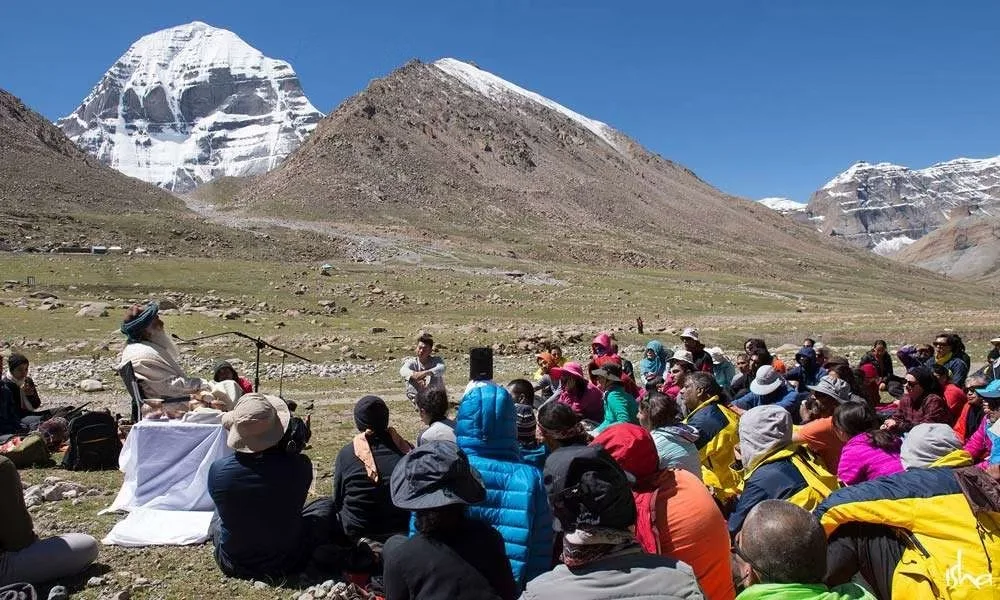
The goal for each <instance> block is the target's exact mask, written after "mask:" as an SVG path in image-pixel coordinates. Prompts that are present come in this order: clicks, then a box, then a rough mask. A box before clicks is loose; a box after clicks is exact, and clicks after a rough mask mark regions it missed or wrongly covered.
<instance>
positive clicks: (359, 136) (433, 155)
mask: <svg viewBox="0 0 1000 600" xmlns="http://www.w3.org/2000/svg"><path fill="white" fill-rule="evenodd" d="M554 106H555V107H556V108H554ZM235 206H236V207H238V209H240V210H242V211H245V212H247V213H251V214H269V215H281V216H285V217H294V218H299V219H312V220H316V221H324V222H328V223H334V224H341V225H343V226H345V227H353V228H356V229H362V230H368V231H376V232H381V233H382V234H386V235H399V236H404V237H407V238H409V239H418V240H425V241H432V240H447V242H446V243H447V244H449V245H453V246H461V247H465V248H471V249H475V250H477V251H481V252H485V253H488V254H497V255H502V254H508V255H509V254H514V255H517V256H524V257H530V258H538V259H543V260H549V259H566V258H571V259H577V260H579V261H593V262H595V263H600V264H602V265H603V266H605V267H606V266H608V265H609V264H611V263H626V264H631V265H659V266H671V267H675V268H678V269H685V270H693V271H712V270H720V271H727V272H732V273H739V274H745V275H748V276H761V277H787V276H795V275H794V274H795V273H800V274H801V273H809V274H814V273H817V272H818V271H820V270H822V271H830V270H843V271H844V272H857V270H858V269H861V268H865V269H874V270H875V271H877V272H878V273H879V275H878V277H886V276H889V275H890V273H889V272H890V271H891V270H893V269H895V270H902V271H908V272H909V273H911V274H915V273H917V271H914V270H912V269H909V268H908V267H902V266H898V265H893V264H892V263H890V262H889V261H886V260H883V259H881V258H878V257H873V256H871V255H870V254H869V253H867V252H863V251H860V250H855V249H852V248H849V247H847V246H846V245H844V244H841V243H839V242H837V241H834V240H831V239H830V238H829V237H826V236H821V235H818V234H817V233H816V232H815V230H814V229H812V228H810V227H808V226H805V225H801V224H798V223H794V222H791V221H790V220H789V219H785V218H783V217H782V216H781V215H778V214H776V213H774V212H773V211H771V210H769V209H768V208H766V207H762V206H757V205H756V204H755V203H753V202H750V201H747V200H744V199H740V198H736V197H733V196H728V195H726V194H724V193H721V192H720V191H718V190H716V189H714V188H713V187H712V186H710V185H709V184H707V183H705V182H704V181H702V180H700V179H699V178H698V177H697V176H695V175H694V174H693V173H692V172H691V171H689V170H688V169H686V168H684V167H683V166H681V165H678V164H676V163H673V162H671V161H668V160H665V159H663V158H661V157H660V156H658V155H656V154H653V153H650V152H648V151H647V150H645V149H644V148H642V147H641V146H640V145H639V144H638V143H636V142H635V141H633V140H631V139H629V138H628V137H626V136H625V135H623V134H621V133H619V132H617V131H615V130H613V129H611V128H610V127H608V126H606V125H604V124H603V123H598V122H596V121H591V120H589V119H586V118H585V117H582V116H581V115H576V114H575V113H570V112H569V111H568V109H565V108H563V107H561V106H558V105H553V103H552V102H551V101H549V100H547V99H544V98H541V97H540V96H537V95H532V94H531V93H530V92H526V91H525V90H521V89H520V88H517V87H516V86H513V85H512V84H509V83H507V82H504V81H503V80H500V79H499V78H496V77H494V76H492V75H490V74H489V73H486V72H484V71H480V70H479V69H477V68H475V67H473V66H471V65H468V64H465V63H459V62H458V61H453V60H451V59H445V60H443V61H438V62H437V63H432V64H424V63H420V62H417V61H413V62H410V63H408V64H406V65H405V66H403V67H402V68H400V69H398V70H396V71H395V72H393V73H391V74H390V75H388V76H386V77H384V78H381V79H376V80H374V81H372V82H371V83H370V85H369V86H368V88H367V89H365V90H364V91H362V92H361V93H359V94H357V95H356V96H354V97H352V98H350V99H348V100H347V101H345V102H344V103H343V104H342V105H341V106H340V107H339V108H338V109H337V110H336V111H335V112H333V113H332V114H330V115H329V116H327V117H326V118H325V119H323V121H321V122H320V125H319V126H318V127H317V129H316V130H315V131H314V133H313V134H312V135H311V136H310V137H309V138H308V139H307V140H306V141H305V142H304V143H303V145H302V146H301V147H300V148H299V150H298V151H296V152H295V153H294V154H293V155H291V156H290V157H289V158H288V159H287V160H286V161H285V162H284V163H283V164H282V165H281V166H280V167H279V168H277V169H276V170H274V171H272V172H270V173H269V174H267V175H265V176H262V177H259V178H257V179H256V180H255V181H253V182H250V183H249V184H248V185H247V186H246V188H245V189H244V190H242V191H241V192H239V193H238V194H237V196H236V197H235Z"/></svg>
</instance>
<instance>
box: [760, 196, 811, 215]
mask: <svg viewBox="0 0 1000 600" xmlns="http://www.w3.org/2000/svg"><path fill="white" fill-rule="evenodd" d="M757 202H758V204H763V205H764V206H766V207H768V208H770V209H771V210H776V211H778V212H780V213H787V212H802V211H804V210H805V209H806V204H805V203H804V202H796V201H795V200H791V199H789V198H761V199H760V200H758V201H757Z"/></svg>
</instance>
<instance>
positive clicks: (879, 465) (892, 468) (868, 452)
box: [833, 402, 903, 485]
mask: <svg viewBox="0 0 1000 600" xmlns="http://www.w3.org/2000/svg"><path fill="white" fill-rule="evenodd" d="M880 425H881V424H880V423H879V419H878V416H877V415H876V414H875V411H874V410H873V409H872V407H870V406H868V405H867V404H862V403H861V402H845V403H843V404H841V405H839V406H838V407H837V409H836V410H835V411H834V412H833V429H834V431H835V432H836V433H837V436H838V437H840V439H842V440H844V448H843V450H841V452H840V464H839V465H838V466H837V478H838V479H840V481H841V482H843V483H844V485H854V484H855V483H861V482H862V481H868V480H869V479H875V478H876V477H882V476H883V475H891V474H893V473H899V472H900V471H902V470H903V465H902V463H901V462H900V461H899V447H900V439H899V436H897V435H896V434H894V433H891V432H889V431H887V430H885V429H880Z"/></svg>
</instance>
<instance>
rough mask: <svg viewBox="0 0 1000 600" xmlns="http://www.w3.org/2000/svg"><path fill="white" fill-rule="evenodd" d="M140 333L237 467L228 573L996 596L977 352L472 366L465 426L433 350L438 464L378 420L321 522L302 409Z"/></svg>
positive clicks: (428, 370)
mask: <svg viewBox="0 0 1000 600" xmlns="http://www.w3.org/2000/svg"><path fill="white" fill-rule="evenodd" d="M150 312H151V313H152V314H150ZM136 320H140V321H141V323H140V324H135V322H136ZM122 331H123V333H125V334H126V335H127V336H128V337H129V345H128V346H127V347H126V351H125V357H132V358H123V360H133V359H134V360H133V365H134V366H135V371H136V376H137V378H138V379H139V380H140V382H141V383H142V384H143V385H144V386H146V387H145V388H144V389H145V391H146V392H147V393H148V394H149V395H150V397H157V396H153V394H156V393H159V394H160V395H161V396H167V395H174V394H178V393H183V394H188V395H191V397H192V401H193V402H194V403H195V404H197V405H199V406H201V407H209V408H210V409H213V410H219V411H220V412H221V424H222V426H223V427H224V428H225V429H226V430H227V432H228V438H227V442H228V444H229V446H230V447H231V448H232V449H233V450H234V451H235V452H234V454H233V455H231V456H229V457H226V458H223V459H220V460H219V461H217V462H216V463H214V464H213V465H212V467H211V470H210V471H209V473H208V489H209V493H210V494H211V497H212V499H213V500H214V502H215V505H216V509H217V512H216V515H215V518H214V520H213V524H212V539H213V543H214V547H215V559H216V562H217V563H218V565H219V568H220V570H221V571H222V572H223V573H225V574H227V575H230V576H234V577H243V578H253V579H262V578H270V579H274V580H282V579H287V578H289V577H291V576H293V575H296V574H298V573H302V572H303V571H305V570H307V569H310V568H316V567H317V565H321V566H322V567H323V568H327V569H330V570H334V571H338V572H340V573H342V574H344V576H345V577H347V578H349V579H351V580H352V581H359V582H367V583H368V584H370V585H371V586H372V588H373V589H375V590H378V591H379V593H380V594H381V595H383V596H384V597H385V598H387V599H388V600H397V599H425V600H426V599H438V598H441V599H444V598H449V599H464V598H469V599H471V598H476V599H479V598H484V599H485V598H489V599H495V598H502V599H505V600H508V599H512V598H517V597H521V598H529V599H535V598H539V599H540V598H556V599H560V598H566V599H570V598H573V599H577V598H582V599H587V598H593V599H604V598H607V599H611V598H685V599H688V598H690V599H696V598H708V599H712V600H715V599H719V600H731V599H733V598H736V597H737V596H738V597H739V598H741V599H744V600H757V599H766V598H772V599H786V598H787V599H840V598H843V599H849V598H852V599H863V598H879V599H882V600H889V599H892V598H907V599H909V598H951V599H955V600H963V599H973V598H990V597H998V596H997V594H998V591H997V590H1000V379H997V378H996V377H995V376H994V373H993V362H995V361H996V360H997V359H1000V352H998V356H997V357H996V358H994V357H992V356H991V357H990V359H989V360H988V361H987V366H986V367H985V368H984V369H981V370H980V371H978V372H976V373H975V374H971V375H970V370H971V369H970V367H971V360H970V359H969V357H968V355H967V353H966V352H965V347H964V344H963V342H962V340H961V338H960V337H958V336H957V335H954V334H950V333H945V334H941V335H939V336H937V337H936V338H935V340H934V343H933V344H932V345H928V346H913V345H905V346H902V347H901V348H899V350H898V352H897V353H896V357H897V359H898V360H899V362H901V363H902V365H903V366H904V369H903V370H901V371H900V372H899V373H897V372H896V371H895V365H894V361H893V360H892V357H891V355H890V354H889V350H888V346H887V344H886V343H885V342H884V341H881V340H880V341H877V342H876V343H875V344H873V346H872V349H871V351H870V352H868V353H867V354H865V356H864V357H863V358H861V360H860V361H858V363H857V364H855V365H851V364H850V362H849V361H848V360H847V359H846V358H844V357H840V356H832V355H831V354H830V351H829V348H827V347H824V346H823V345H822V344H818V343H815V342H814V341H813V340H809V339H807V340H805V342H804V344H803V345H802V347H801V348H800V349H799V350H798V351H797V352H796V354H795V358H794V360H795V364H794V365H792V366H789V365H786V364H784V363H783V362H782V361H781V360H779V359H778V358H777V357H775V356H773V355H772V354H771V353H770V352H769V351H768V349H767V346H766V343H765V342H764V340H762V339H758V338H753V339H749V340H747V342H746V344H745V345H744V347H743V348H742V352H740V353H739V354H737V355H736V356H735V357H734V358H733V359H730V358H729V357H727V356H726V354H725V353H724V352H723V351H722V350H721V349H720V348H707V347H706V346H705V345H704V344H703V342H702V339H701V336H700V333H699V331H698V330H697V329H696V328H693V327H689V328H686V329H684V330H683V332H682V333H681V335H680V336H679V338H680V339H679V342H680V343H679V344H678V345H677V346H676V347H675V348H673V349H668V348H667V347H666V345H664V344H663V343H662V342H661V341H659V340H652V341H650V342H649V343H648V344H647V345H646V347H645V350H644V353H643V356H642V357H641V359H640V360H639V361H637V366H638V369H636V365H633V363H632V362H631V361H629V360H627V359H626V358H625V357H623V356H621V355H620V354H619V348H618V345H617V342H616V341H615V339H614V337H613V336H612V335H611V334H609V333H601V334H599V335H597V336H596V337H595V338H594V340H593V343H592V345H591V354H590V355H589V356H587V357H581V360H576V361H574V360H570V359H569V357H564V356H563V355H562V350H561V348H550V349H547V350H546V351H544V352H540V353H538V354H537V356H536V362H537V366H538V371H537V372H536V373H535V374H534V377H533V378H532V380H529V379H525V378H518V379H514V380H512V381H510V382H509V383H508V384H507V385H502V384H498V383H495V382H494V381H493V373H492V367H489V368H488V369H481V370H480V369H478V367H477V366H475V365H473V367H472V368H470V382H469V384H468V385H467V386H466V387H465V388H464V390H463V393H462V395H461V397H460V399H457V400H458V401H457V408H456V409H455V414H454V416H453V417H449V411H450V407H451V404H450V402H449V397H450V395H449V393H448V390H447V389H446V386H445V384H444V372H445V362H444V360H443V359H442V358H440V357H438V356H435V355H434V354H433V353H434V346H433V339H432V338H431V337H430V336H429V335H421V336H420V338H419V339H418V341H417V356H416V357H414V358H408V359H406V360H405V361H404V363H403V366H402V368H401V369H400V376H401V378H402V379H403V383H404V384H405V393H406V396H407V398H409V399H410V400H411V401H412V403H413V409H414V410H415V411H416V413H417V414H418V415H419V419H420V421H421V422H422V423H423V424H424V428H423V430H422V431H421V432H420V434H419V435H418V436H417V438H416V443H415V444H411V443H410V442H409V441H407V440H406V439H405V438H404V437H403V436H401V435H400V434H399V432H398V431H397V430H396V429H395V428H394V427H393V426H392V425H391V423H392V415H391V414H390V410H389V406H388V404H387V403H386V402H385V401H383V400H382V399H381V398H379V397H377V396H372V395H367V396H364V397H362V398H361V399H360V400H358V401H357V403H356V404H355V406H354V409H353V420H354V425H355V429H356V430H357V432H356V433H355V434H354V435H353V437H352V439H351V440H350V441H348V442H347V443H346V444H345V445H344V447H343V448H342V449H341V450H340V451H339V453H338V454H337V457H336V460H335V462H334V464H333V469H332V486H331V489H330V490H329V493H328V495H327V494H324V495H323V497H321V498H319V499H317V500H314V501H312V502H309V503H308V504H307V502H306V500H307V496H308V492H309V489H310V486H311V485H312V479H313V467H312V463H311V461H310V459H309V458H308V457H307V456H306V455H304V454H302V448H303V446H304V441H307V440H308V435H309V434H308V424H307V423H303V422H302V421H301V420H299V419H297V418H296V417H294V415H293V413H292V411H290V410H289V407H288V405H287V404H286V403H285V402H284V401H283V400H282V399H281V398H278V397H275V396H269V395H265V394H259V393H255V392H248V391H245V390H243V389H240V388H239V387H238V386H233V385H230V386H225V387H221V386H215V385H212V384H213V383H217V382H204V381H202V380H199V379H195V378H188V377H186V376H185V375H184V373H183V371H182V370H181V369H180V367H179V365H178V362H177V360H176V355H175V354H172V353H173V352H176V349H173V347H172V344H170V339H169V337H167V336H166V335H165V334H164V333H163V326H162V322H160V321H159V319H158V317H157V316H156V312H155V309H153V310H152V311H151V310H150V309H149V308H148V307H147V308H142V307H136V309H133V310H132V311H130V313H129V315H128V316H127V318H126V321H125V323H124V324H123V327H122ZM136 344H142V345H143V346H145V347H144V348H136V349H133V350H132V351H130V350H129V347H130V346H132V345H136ZM995 345H996V346H998V347H1000V339H998V340H996V344H995ZM154 355H155V356H154ZM157 357H158V358H157ZM230 370H232V369H231V365H230ZM216 373H218V369H217V370H216ZM232 376H233V379H228V380H226V381H230V382H231V383H235V380H236V373H235V370H232ZM36 408H37V405H36ZM406 410H411V409H410V408H409V405H407V408H406ZM397 417H398V416H397ZM303 430H305V431H304V432H303ZM2 467H3V464H2V462H0V468H2ZM15 474H16V471H15ZM2 501H3V499H2V498H0V502H2ZM29 527H30V521H29ZM5 542H6V540H4V539H2V538H0V549H2V550H4V551H5V553H4V554H0V581H3V575H4V570H3V566H4V564H5V563H4V560H3V557H4V556H5V554H10V553H11V549H10V548H8V547H7V546H6V545H4V543H5ZM84 545H85V544H84ZM88 551H89V550H88ZM91 560H92V558H91Z"/></svg>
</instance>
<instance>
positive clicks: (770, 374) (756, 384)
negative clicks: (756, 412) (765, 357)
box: [750, 365, 782, 396]
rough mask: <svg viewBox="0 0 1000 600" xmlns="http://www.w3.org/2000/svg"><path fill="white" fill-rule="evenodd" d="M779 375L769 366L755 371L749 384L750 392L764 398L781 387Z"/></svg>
mask: <svg viewBox="0 0 1000 600" xmlns="http://www.w3.org/2000/svg"><path fill="white" fill-rule="evenodd" d="M781 384H782V379H781V374H780V373H778V371H777V370H775V368H774V367H772V366H771V365H763V366H761V367H760V368H759V369H757V375H756V376H755V377H754V378H753V381H751V382H750V391H751V392H753V393H755V394H757V395H758V396H766V395H768V394H770V393H771V392H773V391H774V390H776V389H778V388H779V387H781Z"/></svg>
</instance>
